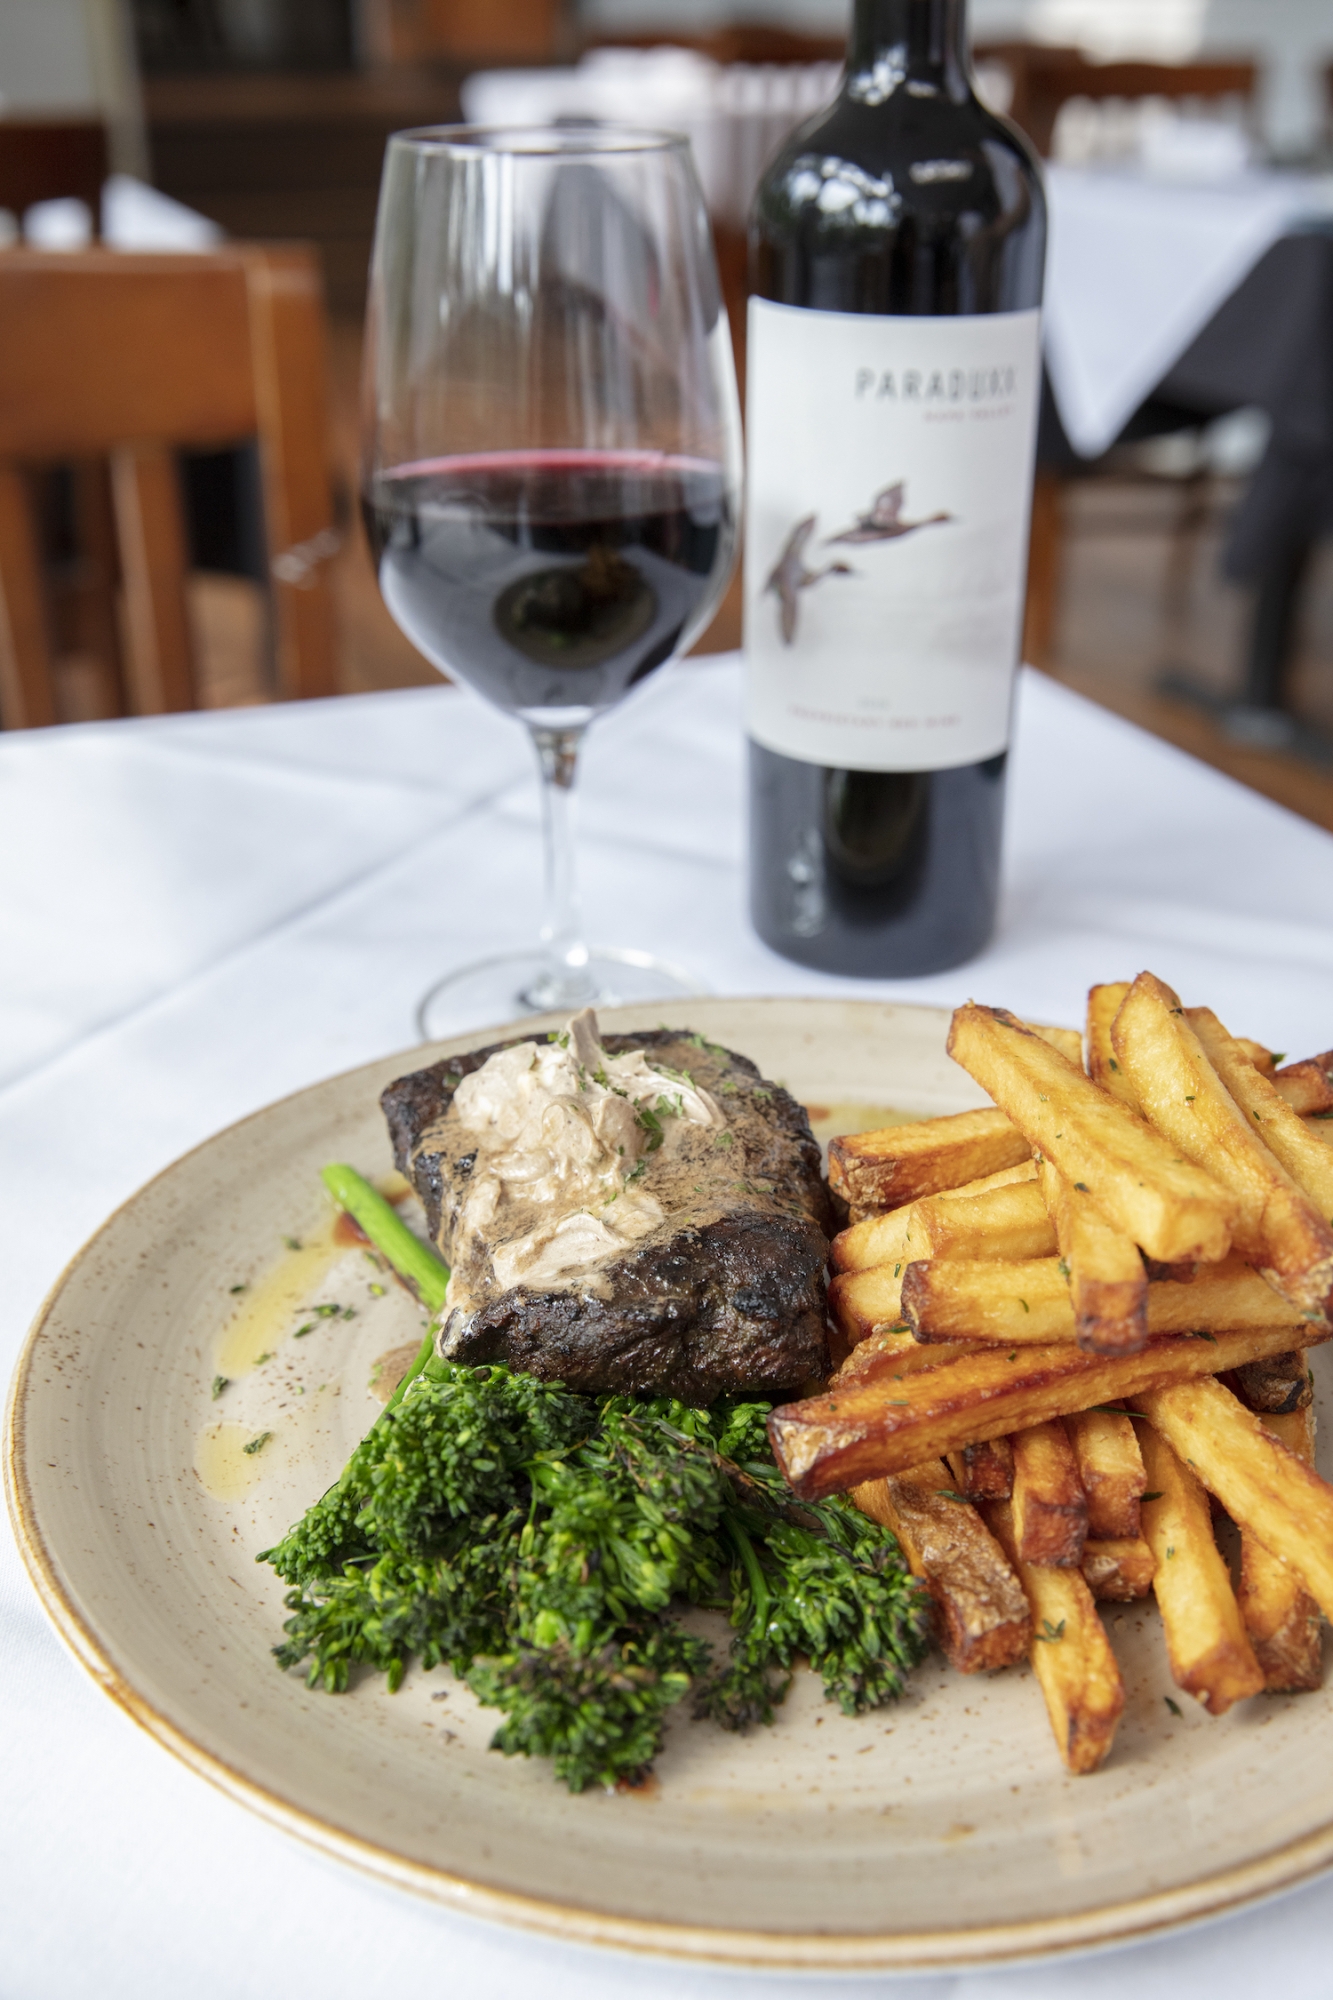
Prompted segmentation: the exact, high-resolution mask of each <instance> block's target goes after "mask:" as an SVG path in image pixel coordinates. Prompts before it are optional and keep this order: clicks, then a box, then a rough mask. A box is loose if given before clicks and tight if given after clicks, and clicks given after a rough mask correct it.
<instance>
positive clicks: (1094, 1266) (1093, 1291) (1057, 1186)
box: [945, 1159, 1148, 1354]
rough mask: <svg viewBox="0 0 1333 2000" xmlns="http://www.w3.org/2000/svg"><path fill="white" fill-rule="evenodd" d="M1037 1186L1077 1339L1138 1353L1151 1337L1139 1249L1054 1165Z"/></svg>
mask: <svg viewBox="0 0 1333 2000" xmlns="http://www.w3.org/2000/svg"><path fill="white" fill-rule="evenodd" d="M1037 1185H1038V1186H1039V1188H1040V1189H1041V1192H1042V1194H1043V1196H1044V1197H1045V1201H1046V1206H1047V1208H1048V1209H1049V1211H1050V1217H1051V1221H1052V1222H1053V1223H1054V1225H1055V1237H1056V1243H1057V1246H1058V1248H1059V1251H1060V1256H1061V1258H1062V1259H1063V1261H1064V1264H1065V1268H1066V1270H1067V1271H1068V1273H1069V1296H1070V1301H1071V1303H1072V1305H1073V1309H1074V1338H1075V1339H1076V1340H1077V1342H1078V1344H1079V1346H1080V1347H1086V1348H1087V1349H1088V1350H1089V1352H1090V1353H1093V1354H1121V1353H1130V1354H1132V1353H1134V1352H1135V1351H1136V1350H1137V1349H1138V1348H1140V1347H1142V1346H1143V1343H1144V1342H1145V1340H1146V1339H1147V1338H1148V1274H1147V1272H1146V1271H1145V1270H1144V1268H1143V1258H1142V1257H1141V1256H1140V1254H1139V1250H1138V1246H1137V1244H1135V1243H1134V1241H1133V1240H1132V1238H1130V1237H1128V1236H1126V1235H1125V1233H1124V1231H1123V1230H1121V1229H1117V1228H1116V1227H1115V1226H1114V1224H1112V1223H1110V1222H1108V1221H1107V1220H1106V1218H1105V1217H1104V1216H1103V1215H1102V1213H1101V1211H1100V1210H1099V1209H1097V1208H1094V1206H1093V1204H1092V1202H1091V1200H1090V1199H1089V1197H1088V1196H1087V1195H1086V1194H1079V1193H1078V1192H1077V1191H1076V1190H1075V1189H1074V1188H1072V1187H1071V1186H1070V1185H1069V1182H1068V1181H1067V1180H1066V1179H1065V1177H1064V1175H1063V1174H1062V1173H1061V1172H1060V1171H1059V1169H1058V1168H1057V1167H1056V1166H1055V1165H1053V1163H1052V1162H1051V1161H1050V1160H1045V1159H1044V1160H1042V1161H1040V1162H1039V1163H1038V1167H1037ZM945 1254H947V1253H945ZM1027 1254H1028V1255H1029V1256H1034V1255H1040V1252H1034V1251H1029V1252H1028V1253H1027Z"/></svg>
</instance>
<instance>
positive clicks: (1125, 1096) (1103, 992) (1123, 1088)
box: [1087, 979, 1139, 1111]
mask: <svg viewBox="0 0 1333 2000" xmlns="http://www.w3.org/2000/svg"><path fill="white" fill-rule="evenodd" d="M1128 991H1129V981H1128V980H1127V979H1118V980H1116V981H1114V982H1113V983H1112V984H1110V985H1108V986H1092V987H1089V989H1088V1023H1087V1041H1088V1075H1089V1076H1090V1077H1091V1078H1092V1080H1093V1082H1094V1083H1099V1084H1100V1085H1101V1087H1102V1089H1103V1090H1109V1091H1110V1093H1111V1095H1112V1097H1118V1098H1119V1099H1120V1102H1121V1103H1122V1104H1127V1105H1128V1106H1129V1108H1130V1110H1131V1111H1137V1110H1138V1108H1139V1107H1138V1104H1137V1102H1136V1101H1135V1097H1134V1093H1133V1091H1132V1090H1131V1089H1130V1087H1129V1084H1128V1082H1127V1080H1126V1078H1125V1076H1124V1074H1123V1072H1122V1071H1121V1068H1120V1065H1119V1063H1118V1062H1117V1061H1116V1057H1115V1050H1114V1049H1113V1048H1112V1047H1111V1023H1112V1021H1114V1019H1115V1017H1116V1015H1117V1014H1118V1013H1119V1011H1120V1002H1121V1001H1122V1000H1123V999H1124V997H1125V995H1126V994H1127V993H1128Z"/></svg>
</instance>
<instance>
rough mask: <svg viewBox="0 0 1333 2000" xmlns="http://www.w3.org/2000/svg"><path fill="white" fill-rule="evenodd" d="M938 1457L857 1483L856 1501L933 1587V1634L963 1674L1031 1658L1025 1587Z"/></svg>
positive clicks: (1029, 1626)
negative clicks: (954, 1494)
mask: <svg viewBox="0 0 1333 2000" xmlns="http://www.w3.org/2000/svg"><path fill="white" fill-rule="evenodd" d="M949 1493H950V1480H949V1474H948V1470H947V1468H946V1467H945V1466H943V1465H942V1464H941V1463H940V1461H939V1460H938V1459H932V1460H930V1461H928V1462H927V1463H926V1464H924V1465H914V1466H911V1467H910V1468H909V1469H908V1470H907V1471H906V1472H903V1473H899V1474H898V1475H897V1476H896V1477H895V1478H893V1479H875V1480H871V1481H869V1482H868V1483H867V1484H865V1485H864V1486H858V1487H856V1488H855V1490H854V1491H853V1493H852V1496H851V1497H852V1500H853V1501H854V1503H855V1504H856V1506H858V1507H859V1508H860V1509H861V1512H862V1513H863V1514H868V1515H869V1516H870V1518H871V1520H872V1521H878V1522H879V1523H880V1525H881V1527H885V1528H888V1529H890V1530H891V1531H892V1533H893V1534H895V1535H896V1536H897V1538H898V1543H899V1546H900V1547H901V1549H902V1552H903V1554H904V1556H906V1558H907V1561H908V1563H909V1565H910V1566H911V1570H912V1574H913V1576H917V1577H920V1579H921V1581H922V1582H923V1583H924V1584H925V1586H926V1589H927V1590H928V1591H929V1592H930V1595H931V1599H932V1601H933V1605H934V1618H933V1622H934V1627H935V1636H936V1639H937V1640H938V1642H939V1645H940V1648H941V1650H942V1651H943V1653H944V1654H945V1656H946V1657H947V1659H948V1661H949V1664H950V1665H951V1666H953V1667H956V1668H957V1670H958V1672H959V1673H960V1674H975V1673H980V1672H981V1671H982V1670H983V1669H988V1668H993V1667H1009V1666H1012V1665H1013V1664H1014V1662H1015V1661H1017V1660H1021V1659H1023V1658H1025V1657H1026V1654H1027V1650H1028V1641H1029V1639H1030V1638H1031V1635H1032V1620H1031V1617H1030V1614H1029V1612H1028V1602H1027V1598H1026V1596H1025V1595H1024V1592H1023V1587H1022V1585H1021V1584H1020V1583H1019V1581H1018V1578H1017V1577H1016V1576H1015V1575H1014V1572H1013V1570H1012V1568H1011V1567H1010V1564H1009V1561H1008V1558H1007V1557H1006V1556H1005V1554H1004V1551H1003V1550H1002V1549H1001V1548H1000V1546H999V1544H998V1543H997V1542H996V1540H995V1538H994V1536H993V1535H992V1534H991V1533H990V1531H989V1529H988V1528H987V1527H986V1525H985V1523H984V1521H983V1520H982V1519H981V1516H980V1515H979V1514H978V1513H977V1511H976V1509H975V1507H971V1506H969V1505H968V1504H967V1503H966V1502H965V1501H963V1500H957V1499H951V1498H950V1497H949Z"/></svg>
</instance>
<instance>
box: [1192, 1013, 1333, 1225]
mask: <svg viewBox="0 0 1333 2000" xmlns="http://www.w3.org/2000/svg"><path fill="white" fill-rule="evenodd" d="M1185 1019H1186V1020H1187V1021H1188V1022H1189V1024H1190V1026H1191V1027H1192V1028H1193V1030H1194V1032H1195V1034H1196V1035H1197V1036H1198V1037H1199V1042H1200V1046H1201V1047H1202V1049H1203V1052H1204V1054H1205V1055H1206V1056H1207V1058H1208V1060H1209V1062H1210V1063H1211V1064H1212V1066H1213V1068H1214V1069H1215V1070H1216V1071H1217V1074H1218V1075H1219V1076H1220V1077H1221V1079H1222V1082H1223V1083H1224V1084H1225V1086H1226V1088H1227V1090H1228V1092H1229V1093H1230V1095H1231V1096H1232V1098H1234V1100H1235V1102H1236V1103H1237V1104H1238V1105H1239V1106H1240V1108H1241V1110H1242V1112H1243V1113H1244V1114H1245V1119H1246V1122H1247V1123H1248V1124H1249V1125H1250V1126H1251V1127H1252V1130H1253V1132H1254V1134H1255V1136H1256V1137H1258V1138H1261V1139H1262V1140H1263V1142H1264V1144H1265V1146H1267V1148H1268V1150H1269V1152H1270V1153H1272V1154H1274V1155H1275V1157H1276V1158H1277V1159H1278V1160H1280V1161H1281V1163H1282V1165H1283V1166H1284V1167H1285V1168H1286V1170H1287V1172H1288V1173H1289V1174H1290V1175H1291V1178H1292V1179H1293V1180H1294V1181H1295V1183H1296V1185H1297V1187H1298V1188H1302V1189H1304V1191H1305V1193H1306V1194H1308V1195H1309V1197H1310V1199H1311V1201H1313V1203H1314V1205H1315V1207H1316V1208H1317V1209H1318V1210H1319V1212H1320V1215H1321V1217H1322V1218H1323V1219H1324V1220H1327V1219H1328V1218H1329V1217H1330V1216H1333V1155H1330V1153H1329V1150H1328V1148H1327V1146H1321V1145H1320V1143H1319V1141H1318V1139H1316V1138H1315V1137H1314V1136H1313V1134H1312V1133H1310V1132H1309V1131H1307V1129H1306V1127H1305V1125H1304V1124H1303V1122H1302V1120H1301V1119H1300V1117H1299V1116H1298V1115H1297V1113H1296V1112H1295V1111H1293V1110H1292V1108H1291V1106H1290V1105H1289V1104H1288V1103H1287V1102H1286V1100H1285V1099H1284V1098H1283V1097H1281V1096H1280V1095H1279V1093H1278V1091H1277V1090H1276V1089H1275V1088H1274V1086H1273V1084H1272V1083H1270V1081H1269V1080H1268V1078H1267V1077H1266V1076H1262V1075H1260V1073H1259V1071H1258V1070H1257V1069H1256V1068H1255V1067H1254V1065H1253V1063H1250V1062H1247V1061H1246V1059H1245V1056H1244V1055H1243V1053H1242V1052H1241V1049H1240V1046H1239V1044H1238V1043H1237V1042H1236V1041H1235V1040H1234V1039H1233V1038H1232V1037H1231V1036H1230V1035H1229V1034H1228V1033H1227V1031H1226V1029H1225V1028H1224V1027H1223V1026H1222V1023H1221V1022H1220V1021H1219V1020H1218V1018H1217V1016H1216V1014H1214V1012H1213V1010H1212V1008H1211V1007H1187V1008H1186V1009H1185Z"/></svg>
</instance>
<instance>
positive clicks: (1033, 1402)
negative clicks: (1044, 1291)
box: [768, 1327, 1333, 1604]
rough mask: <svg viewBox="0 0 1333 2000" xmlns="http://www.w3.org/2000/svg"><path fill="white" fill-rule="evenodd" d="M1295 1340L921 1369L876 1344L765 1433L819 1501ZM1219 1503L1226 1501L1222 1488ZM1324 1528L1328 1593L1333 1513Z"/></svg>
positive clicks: (1163, 1343)
mask: <svg viewBox="0 0 1333 2000" xmlns="http://www.w3.org/2000/svg"><path fill="white" fill-rule="evenodd" d="M1318 1338H1319V1339H1321V1340H1322V1339H1325V1338H1327V1336H1326V1335H1324V1334H1322V1333H1321V1334H1320V1335H1319V1336H1318ZM1290 1345H1291V1332H1290V1329H1289V1328H1287V1327H1270V1328H1268V1329H1267V1330H1266V1331H1258V1330H1250V1329H1247V1330H1244V1331H1241V1332H1237V1333H1219V1334H1216V1335H1215V1336H1214V1337H1213V1338H1212V1339H1210V1340H1195V1339H1193V1338H1191V1337H1189V1336H1176V1337H1174V1338H1168V1339H1164V1340H1150V1341H1149V1343H1148V1345H1147V1346H1146V1347H1145V1348H1144V1349H1143V1350H1142V1352H1141V1353H1139V1354H1117V1355H1103V1354H1083V1353H1081V1352H1080V1350H1079V1349H1078V1348H1077V1347H1075V1346H1074V1344H1073V1342H1072V1341H1069V1342H1066V1343H1064V1344H1062V1345H1052V1346H1047V1347H1015V1348H1008V1349H1006V1348H1003V1347H994V1346H986V1347H978V1348H975V1349H973V1350H972V1351H970V1352H967V1353H962V1354H956V1355H955V1356H954V1357H953V1358H952V1359H950V1360H948V1361H944V1362H942V1363H941V1364H940V1365H939V1366H938V1367H929V1366H927V1367H924V1368H920V1369H916V1370H913V1369H909V1368H908V1367H907V1365H906V1364H907V1359H908V1357H907V1356H906V1355H905V1354H904V1353H900V1352H894V1353H888V1354H881V1355H875V1354H871V1355H867V1357H866V1359H865V1360H864V1362H862V1365H861V1367H860V1368H859V1369H856V1372H855V1373H850V1372H849V1373H844V1374H843V1375H842V1376H840V1377H839V1378H838V1379H837V1380H836V1381H835V1382H833V1383H831V1384H830V1385H829V1387H828V1389H827V1390H825V1392H824V1394H823V1395H820V1396H811V1397H808V1398H807V1399H806V1400H805V1401H804V1402H797V1403H786V1404H783V1405H782V1406H781V1407H780V1408H778V1409H775V1410H773V1411H772V1412H771V1413H770V1415H769V1418H768V1434H769V1438H770V1440H771V1443H772V1447H773V1453H774V1456H775V1458H776V1459H777V1462H778V1464H779V1466H780V1467H781V1468H782V1471H783V1474H784V1475H785V1477H786V1480H787V1484H788V1485H789V1486H790V1487H791V1488H792V1490H793V1491H794V1492H795V1493H797V1494H799V1495H800V1497H801V1498H802V1499H805V1500H817V1499H822V1498H823V1496H824V1495H825V1494H827V1493H845V1492H846V1491H847V1489H848V1488H849V1487H852V1486H856V1485H859V1484H860V1482H861V1481H862V1480H864V1479H879V1478H882V1477H883V1476H884V1474H885V1473H889V1472H898V1471H900V1470H901V1468H902V1467H903V1466H905V1465H915V1464H918V1463H919V1462H920V1461H921V1460H923V1459H926V1458H944V1457H946V1456H947V1455H948V1453H949V1452H951V1451H959V1450H961V1448H962V1447H963V1446H964V1445H965V1444H976V1443H982V1442H984V1441H985V1440H986V1439H987V1438H995V1437H1006V1436H1008V1435H1009V1433H1010V1432H1012V1431H1016V1430H1021V1429H1022V1428H1023V1427H1024V1425H1026V1424H1037V1423H1042V1422H1044V1421H1045V1419H1046V1418H1048V1417H1063V1416H1068V1415H1069V1414H1070V1413H1071V1412H1072V1411H1075V1410H1086V1409H1088V1408H1089V1407H1090V1406H1091V1405H1092V1404H1094V1403H1113V1402H1119V1401H1121V1400H1123V1399H1125V1398H1129V1397H1134V1396H1137V1395H1140V1394H1143V1393H1145V1392H1147V1391H1149V1390H1163V1389H1165V1388H1166V1387H1167V1386H1168V1385H1171V1384H1177V1383H1182V1382H1188V1381H1190V1379H1191V1378H1192V1377H1194V1376H1202V1375H1209V1374H1211V1373H1213V1372H1218V1373H1221V1372H1223V1371H1225V1370H1226V1369H1229V1368H1238V1367H1239V1366H1240V1364H1241V1363H1242V1362H1243V1361H1259V1360H1262V1359H1263V1358H1264V1357H1265V1356H1266V1355H1270V1354H1280V1353H1281V1352H1282V1350H1283V1349H1284V1348H1286V1347H1289V1346H1290ZM921 1351H922V1352H923V1353H928V1352H930V1351H931V1350H921ZM934 1351H936V1352H938V1350H934ZM859 1358H860V1356H859V1352H858V1353H857V1354H853V1355H852V1357H851V1359H850V1360H849V1362H848V1363H847V1364H846V1366H847V1370H848V1371H851V1370H853V1369H855V1368H856V1363H857V1361H858V1359H859ZM1231 1401H1232V1402H1233V1403H1234V1402H1235V1399H1234V1397H1233V1398H1231ZM1236 1408H1237V1409H1238V1410H1239V1408H1240V1405H1239V1404H1236ZM1242 1414H1243V1412H1242ZM1256 1421H1257V1420H1256ZM1206 1476H1207V1475H1205V1477H1206ZM1223 1497H1224V1496H1223ZM1224 1504H1227V1505H1228V1506H1229V1504H1230V1503H1229V1502H1226V1501H1225V1498H1224ZM1231 1511H1232V1513H1233V1518H1234V1517H1235V1516H1234V1510H1231ZM1320 1518H1322V1517H1320ZM1324 1532H1325V1533H1326V1538H1327V1541H1328V1544H1329V1550H1330V1554H1329V1559H1328V1577H1329V1596H1330V1601H1333V1519H1331V1520H1330V1522H1329V1525H1328V1527H1327V1529H1326V1530H1325V1531H1324ZM1261 1539H1265V1540H1268V1539H1269V1537H1267V1536H1261ZM1270 1546H1271V1542H1270ZM1279 1553H1281V1554H1285V1553H1286V1548H1285V1546H1283V1547H1282V1548H1281V1549H1280V1550H1279ZM1314 1594H1315V1595H1316V1596H1319V1592H1318V1591H1315V1593H1314ZM1319 1601H1320V1603H1321V1604H1322V1603H1323V1598H1322V1597H1320V1599H1319Z"/></svg>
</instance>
